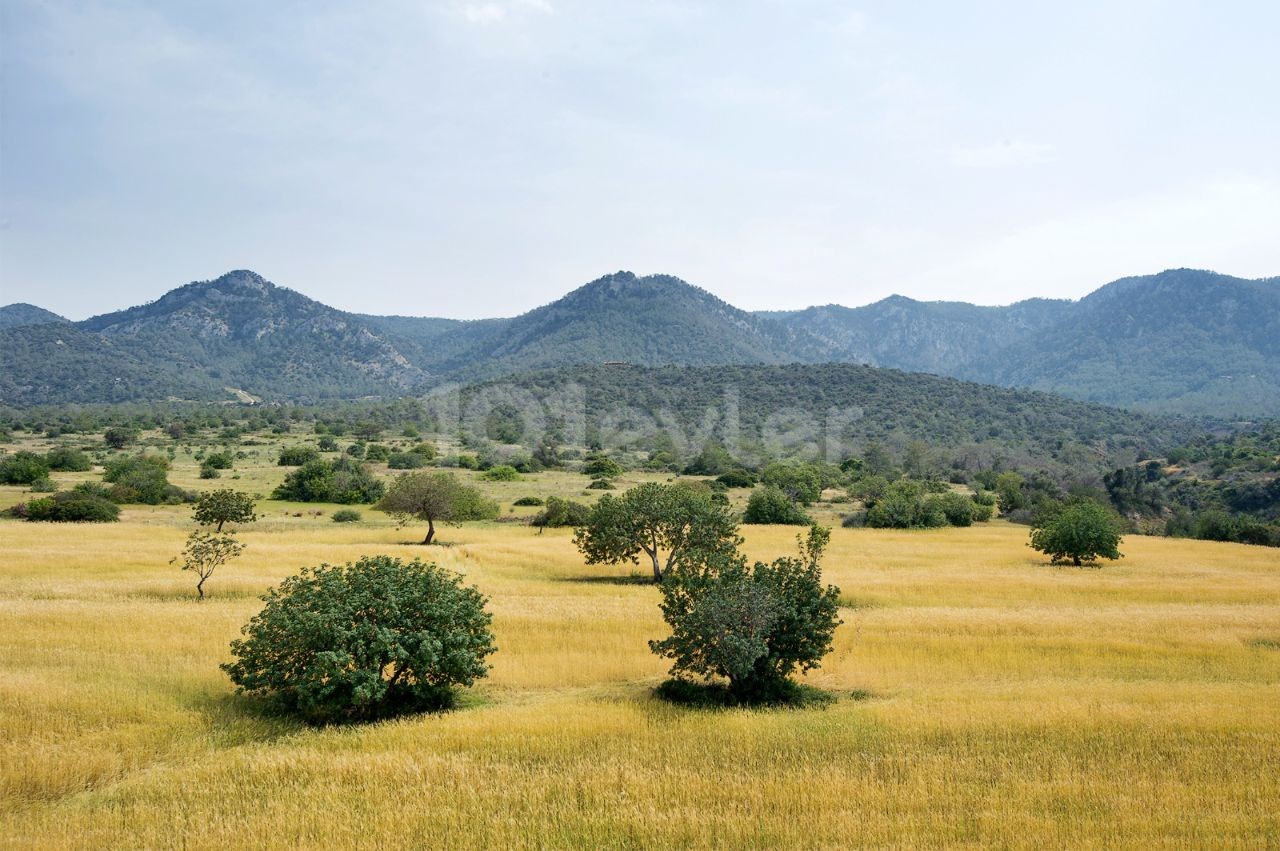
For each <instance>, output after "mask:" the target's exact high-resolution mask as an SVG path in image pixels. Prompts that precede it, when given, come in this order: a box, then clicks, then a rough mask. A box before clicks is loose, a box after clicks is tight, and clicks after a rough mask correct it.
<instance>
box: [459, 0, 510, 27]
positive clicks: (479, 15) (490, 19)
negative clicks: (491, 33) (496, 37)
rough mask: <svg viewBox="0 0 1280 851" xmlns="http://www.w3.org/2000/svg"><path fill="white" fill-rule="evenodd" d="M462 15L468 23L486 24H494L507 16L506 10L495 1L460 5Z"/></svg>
mask: <svg viewBox="0 0 1280 851" xmlns="http://www.w3.org/2000/svg"><path fill="white" fill-rule="evenodd" d="M462 17H464V18H466V19H467V22H468V23H472V24H479V25H481V26H487V25H489V24H496V23H499V22H500V21H502V20H503V19H504V18H506V17H507V10H506V9H504V8H502V7H501V6H499V5H498V4H497V3H466V4H464V5H463V7H462Z"/></svg>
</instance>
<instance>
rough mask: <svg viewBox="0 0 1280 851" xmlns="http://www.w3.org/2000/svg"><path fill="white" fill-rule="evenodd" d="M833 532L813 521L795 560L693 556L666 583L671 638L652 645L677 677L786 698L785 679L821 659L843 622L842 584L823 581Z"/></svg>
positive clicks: (755, 696) (750, 698)
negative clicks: (719, 682)
mask: <svg viewBox="0 0 1280 851" xmlns="http://www.w3.org/2000/svg"><path fill="white" fill-rule="evenodd" d="M830 538H831V532H830V530H828V529H825V528H823V527H821V526H817V525H815V526H811V527H810V528H809V533H808V535H807V536H802V537H799V538H798V541H799V544H800V555H799V557H798V558H780V559H777V560H775V561H774V562H773V563H772V564H764V563H763V562H756V563H755V564H754V565H753V566H750V567H749V566H748V565H747V563H746V559H745V558H743V557H742V556H741V555H740V554H738V553H737V552H733V553H718V554H715V555H713V556H712V557H710V558H707V559H705V560H696V561H695V560H689V561H686V562H685V563H683V564H681V565H680V566H679V567H677V568H676V569H674V570H672V571H671V572H670V574H669V575H668V576H667V580H666V581H665V582H663V584H662V616H663V618H664V619H665V620H666V622H667V624H668V625H670V627H671V635H670V636H669V637H667V638H665V639H663V640H661V641H651V642H649V647H650V649H652V650H653V652H654V653H656V654H658V655H659V656H665V657H667V658H670V659H672V660H673V662H672V666H671V671H672V673H673V674H675V675H676V676H677V677H679V676H681V675H682V674H694V675H696V676H700V677H704V678H712V677H723V678H725V679H727V680H728V681H729V691H730V693H731V694H732V695H733V696H734V697H735V698H736V699H738V700H741V701H744V702H756V701H769V700H777V699H780V698H785V697H786V696H787V692H788V677H789V676H790V675H791V674H792V673H793V672H795V671H797V670H799V671H802V672H803V671H808V670H811V669H813V668H816V667H818V666H819V665H820V664H821V661H822V657H823V656H825V655H826V654H827V653H828V652H829V651H830V650H831V640H832V637H833V636H834V634H835V629H836V627H837V626H839V624H840V619H839V617H838V608H839V603H838V600H839V596H840V589H838V588H836V587H835V586H831V585H828V586H825V587H824V586H823V585H822V571H821V567H820V562H821V560H822V555H823V552H824V551H825V550H826V547H827V543H828V542H829V541H830Z"/></svg>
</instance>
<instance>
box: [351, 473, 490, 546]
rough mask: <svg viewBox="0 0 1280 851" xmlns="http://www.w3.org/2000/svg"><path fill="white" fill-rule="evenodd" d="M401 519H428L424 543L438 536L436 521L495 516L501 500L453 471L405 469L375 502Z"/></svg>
mask: <svg viewBox="0 0 1280 851" xmlns="http://www.w3.org/2000/svg"><path fill="white" fill-rule="evenodd" d="M374 508H376V509H377V510H379V511H385V512H386V513H388V514H391V515H393V516H394V517H396V518H398V519H399V520H400V524H401V525H404V524H406V523H408V522H409V521H411V520H424V521H426V524H427V536H426V537H425V538H423V539H422V543H424V544H430V543H433V542H434V541H435V538H436V524H437V523H443V524H450V525H457V524H459V523H461V522H462V521H464V520H492V519H493V518H494V517H497V516H498V504H497V503H496V502H493V501H492V500H488V499H485V498H484V495H483V494H482V493H480V491H479V490H477V489H476V488H473V487H470V486H469V485H464V484H463V483H462V482H460V481H458V478H457V477H456V476H454V475H453V474H452V473H405V474H404V475H402V476H400V477H399V478H398V479H396V480H395V482H394V483H393V484H392V485H391V488H390V490H388V491H387V495H386V496H384V497H383V498H382V499H381V501H379V502H378V504H377V505H375V506H374Z"/></svg>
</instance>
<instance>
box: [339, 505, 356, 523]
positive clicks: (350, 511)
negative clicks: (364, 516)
mask: <svg viewBox="0 0 1280 851" xmlns="http://www.w3.org/2000/svg"><path fill="white" fill-rule="evenodd" d="M359 519H360V512H359V511H356V510H355V509H354V508H339V509H338V510H337V511H335V512H333V522H334V523H355V522H357V521H358V520H359Z"/></svg>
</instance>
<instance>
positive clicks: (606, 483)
mask: <svg viewBox="0 0 1280 851" xmlns="http://www.w3.org/2000/svg"><path fill="white" fill-rule="evenodd" d="M614 489H615V488H614V486H613V482H612V481H610V480H609V479H592V480H591V483H590V484H588V485H587V490H589V491H611V490H614Z"/></svg>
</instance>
